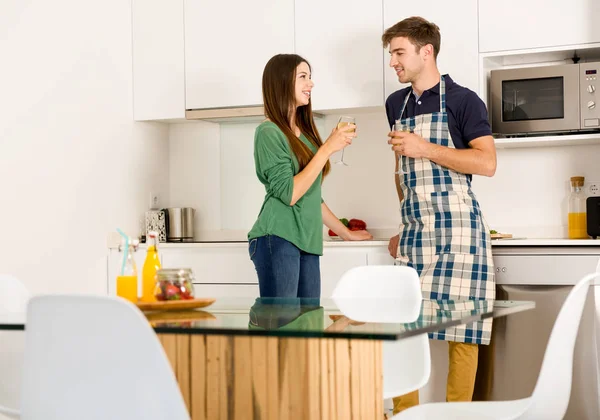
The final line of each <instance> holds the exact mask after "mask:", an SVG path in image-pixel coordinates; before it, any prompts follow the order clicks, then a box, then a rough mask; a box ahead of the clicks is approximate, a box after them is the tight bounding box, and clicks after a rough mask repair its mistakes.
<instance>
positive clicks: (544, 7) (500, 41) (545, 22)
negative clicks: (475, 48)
mask: <svg viewBox="0 0 600 420" xmlns="http://www.w3.org/2000/svg"><path fill="white" fill-rule="evenodd" d="M567 15H568V16H567ZM599 19H600V2H598V1H590V0H572V1H569V2H564V1H563V0H527V1H522V0H504V1H501V2H494V1H489V0H485V1H480V2H479V47H480V52H489V51H504V50H521V49H526V48H540V47H554V46H562V45H575V44H584V43H592V42H600V26H599V25H598V20H599Z"/></svg>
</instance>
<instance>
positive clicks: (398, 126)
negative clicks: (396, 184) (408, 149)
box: [394, 120, 411, 175]
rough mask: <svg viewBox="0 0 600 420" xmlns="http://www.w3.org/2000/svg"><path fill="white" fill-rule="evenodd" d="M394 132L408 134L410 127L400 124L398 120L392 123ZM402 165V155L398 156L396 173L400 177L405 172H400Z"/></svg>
mask: <svg viewBox="0 0 600 420" xmlns="http://www.w3.org/2000/svg"><path fill="white" fill-rule="evenodd" d="M394 131H400V132H402V133H410V132H411V130H410V127H409V126H408V125H405V124H402V123H401V122H400V120H396V122H395V123H394ZM403 163H404V155H398V170H397V171H396V173H397V174H398V175H402V174H404V173H405V172H404V171H403V170H402V165H403Z"/></svg>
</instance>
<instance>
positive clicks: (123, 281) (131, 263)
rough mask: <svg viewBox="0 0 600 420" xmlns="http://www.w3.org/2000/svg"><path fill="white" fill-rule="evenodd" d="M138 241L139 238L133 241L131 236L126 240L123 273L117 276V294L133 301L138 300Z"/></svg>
mask: <svg viewBox="0 0 600 420" xmlns="http://www.w3.org/2000/svg"><path fill="white" fill-rule="evenodd" d="M138 243H139V242H138V241H137V240H133V241H131V240H130V239H129V238H127V240H126V241H125V244H124V249H123V252H124V254H123V265H122V267H121V275H119V276H117V296H120V297H122V298H123V299H127V300H128V301H130V302H132V303H137V301H138V272H137V267H136V265H135V251H136V250H137V246H138Z"/></svg>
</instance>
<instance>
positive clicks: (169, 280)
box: [154, 268, 194, 301]
mask: <svg viewBox="0 0 600 420" xmlns="http://www.w3.org/2000/svg"><path fill="white" fill-rule="evenodd" d="M193 283H194V274H193V273H192V270H191V269H190V268H163V269H161V270H158V271H157V272H156V285H155V287H154V296H155V297H156V299H157V300H159V301H165V300H167V301H168V300H187V299H194V284H193Z"/></svg>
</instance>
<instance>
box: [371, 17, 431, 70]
mask: <svg viewBox="0 0 600 420" xmlns="http://www.w3.org/2000/svg"><path fill="white" fill-rule="evenodd" d="M397 37H404V38H408V40H409V41H410V42H411V43H412V44H414V45H415V47H416V48H417V51H419V50H420V49H421V48H422V47H423V46H425V45H427V44H431V45H433V57H434V58H436V59H437V56H438V54H439V52H440V46H441V44H442V36H441V35H440V28H439V27H438V26H437V25H436V24H435V23H433V22H429V21H427V20H425V19H423V18H422V17H419V16H413V17H409V18H406V19H404V20H402V21H400V22H398V23H396V24H395V25H394V26H391V27H389V28H388V29H386V31H385V32H384V33H383V35H382V37H381V41H382V42H383V48H387V46H388V45H390V43H391V42H392V39H394V38H397Z"/></svg>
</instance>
